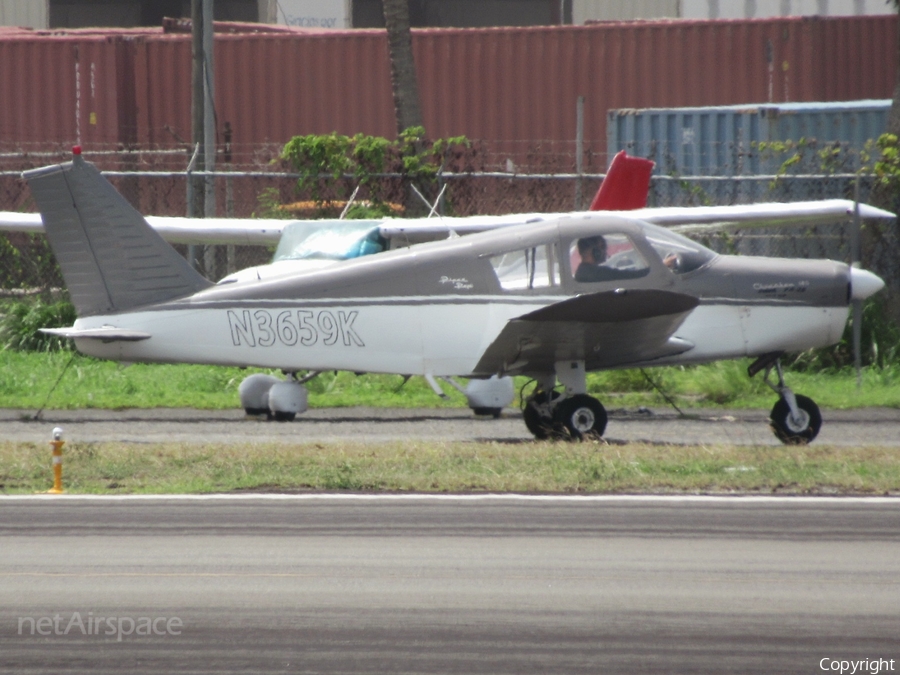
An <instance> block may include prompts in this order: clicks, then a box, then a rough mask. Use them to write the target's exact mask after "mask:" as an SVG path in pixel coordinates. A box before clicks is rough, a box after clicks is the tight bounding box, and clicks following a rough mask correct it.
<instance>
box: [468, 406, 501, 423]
mask: <svg viewBox="0 0 900 675" xmlns="http://www.w3.org/2000/svg"><path fill="white" fill-rule="evenodd" d="M472 412H473V413H475V414H476V415H482V416H484V417H488V416H490V417H493V418H494V419H495V420H496V419H500V415H501V414H502V413H503V408H472Z"/></svg>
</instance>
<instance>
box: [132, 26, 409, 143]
mask: <svg viewBox="0 0 900 675" xmlns="http://www.w3.org/2000/svg"><path fill="white" fill-rule="evenodd" d="M214 58H215V68H216V86H215V90H216V117H217V122H218V129H219V135H220V138H221V134H222V128H223V126H224V123H225V122H228V123H229V124H230V125H231V128H232V130H233V134H234V135H233V142H234V143H235V145H237V146H242V145H248V144H249V145H265V144H283V143H285V142H286V141H288V140H289V139H290V138H291V137H292V136H294V135H297V134H310V133H329V132H331V131H335V130H337V131H340V132H342V133H347V134H354V133H357V132H363V133H370V134H378V135H383V136H391V135H393V134H394V133H395V131H396V125H395V123H394V121H393V120H394V107H393V99H392V97H391V85H390V69H389V64H388V60H387V42H386V40H385V39H384V33H383V32H382V31H357V32H355V33H335V34H311V35H307V36H302V37H298V36H295V35H289V36H283V35H217V36H216V43H215V55H214ZM135 65H136V77H135V79H136V80H137V81H138V82H141V83H144V84H143V86H142V87H141V90H140V95H141V102H140V104H139V106H138V107H139V110H140V112H139V114H140V117H141V119H140V123H139V127H140V129H141V142H142V143H145V144H147V145H150V146H160V145H161V146H165V145H170V144H171V143H172V142H173V141H175V140H176V138H180V139H185V140H188V139H190V137H191V119H190V110H191V44H190V36H186V35H171V36H163V37H157V36H152V37H145V38H141V39H139V40H137V56H136V58H135Z"/></svg>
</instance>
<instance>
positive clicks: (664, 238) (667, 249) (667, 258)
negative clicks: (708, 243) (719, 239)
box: [643, 223, 716, 274]
mask: <svg viewBox="0 0 900 675" xmlns="http://www.w3.org/2000/svg"><path fill="white" fill-rule="evenodd" d="M643 228H644V232H645V234H646V236H647V242H648V243H649V244H650V245H651V246H652V247H653V248H654V249H655V250H656V252H657V253H658V254H659V257H660V258H662V259H663V262H665V263H666V266H667V267H669V269H671V270H672V271H673V272H675V273H676V274H684V273H686V272H693V271H694V270H696V269H699V268H701V267H703V266H704V265H705V264H706V263H708V262H709V261H710V260H712V259H713V258H715V257H716V253H715V252H714V251H710V250H709V249H708V248H706V247H705V246H701V245H700V244H698V243H697V242H695V241H692V240H690V239H688V238H687V237H683V236H681V235H680V234H675V233H674V232H671V231H669V230H666V229H664V228H662V227H659V226H657V225H650V224H646V223H645V224H644V225H643Z"/></svg>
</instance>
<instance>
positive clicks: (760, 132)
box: [607, 99, 891, 177]
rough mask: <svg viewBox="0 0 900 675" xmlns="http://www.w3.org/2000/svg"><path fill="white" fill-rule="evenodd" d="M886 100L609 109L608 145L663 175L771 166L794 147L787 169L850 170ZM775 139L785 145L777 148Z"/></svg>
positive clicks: (879, 128) (883, 116)
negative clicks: (786, 144) (825, 153)
mask: <svg viewBox="0 0 900 675" xmlns="http://www.w3.org/2000/svg"><path fill="white" fill-rule="evenodd" d="M890 107H891V101H890V99H887V100H864V101H844V102H835V103H760V104H747V105H730V106H717V107H706V108H645V109H642V110H637V109H619V110H611V111H610V112H609V119H608V121H607V122H608V123H607V151H608V153H609V156H610V157H612V156H613V155H614V154H615V153H616V152H618V151H620V150H627V151H628V153H629V154H631V155H636V156H638V157H646V158H648V159H652V160H653V161H654V162H656V168H655V173H657V174H662V175H678V176H716V177H722V176H753V175H760V174H763V175H765V174H774V173H776V172H777V171H778V170H779V168H780V167H781V166H782V164H783V162H784V161H785V160H786V159H787V158H789V157H791V156H793V155H795V154H799V156H800V161H799V162H798V163H797V164H796V165H794V166H792V167H791V173H809V174H813V173H823V172H827V173H842V172H852V171H854V170H856V169H857V168H858V167H859V164H860V152H861V151H863V150H864V149H865V148H866V147H867V144H870V143H871V142H874V139H877V138H878V136H880V135H881V134H882V133H884V131H885V129H886V127H887V117H888V112H889V111H890ZM775 142H791V147H790V149H789V150H788V151H787V152H779V151H778V150H777V149H776V148H773V147H772V145H771V144H773V143H775ZM826 149H828V150H831V151H832V152H830V153H828V158H827V159H826V158H823V156H822V154H821V153H820V151H822V150H826ZM823 162H829V164H828V166H827V168H824V167H823Z"/></svg>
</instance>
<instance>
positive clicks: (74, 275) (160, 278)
mask: <svg viewBox="0 0 900 675" xmlns="http://www.w3.org/2000/svg"><path fill="white" fill-rule="evenodd" d="M22 175H23V177H24V178H25V180H27V181H28V185H29V187H30V188H31V192H32V194H33V195H34V198H35V201H36V202H37V206H38V209H39V210H40V212H41V218H42V219H43V221H44V229H45V231H46V234H47V238H48V239H49V240H50V246H51V248H52V249H53V253H54V254H55V255H56V259H57V261H58V262H59V266H60V269H61V270H62V274H63V278H64V279H65V281H66V286H67V287H68V289H69V295H70V296H71V298H72V302H73V304H74V305H75V309H76V311H77V312H78V315H79V316H90V315H93V314H109V313H115V312H122V311H126V310H129V309H132V308H134V307H140V306H143V305H149V304H153V303H157V302H164V301H166V300H172V299H174V298H179V297H183V296H187V295H190V294H192V293H196V292H197V291H199V290H202V289H204V288H207V287H208V286H210V285H211V283H210V282H209V281H207V280H206V279H204V278H203V277H202V276H200V275H199V274H198V273H197V272H196V271H195V270H193V269H192V268H191V266H190V265H188V263H187V261H186V260H185V259H184V258H182V257H181V256H180V255H179V254H178V252H177V251H176V250H175V249H173V248H172V247H171V246H169V244H167V243H166V242H165V241H164V240H163V239H162V237H160V236H159V235H158V234H157V233H156V232H155V231H154V230H153V228H151V227H150V226H149V225H148V224H147V221H146V220H144V217H143V216H142V215H141V214H140V213H138V212H137V211H136V210H135V209H134V208H133V207H132V206H131V204H129V203H128V202H127V201H126V200H125V199H124V198H123V197H122V195H120V194H119V193H118V192H116V190H115V188H114V187H113V186H112V185H110V183H109V181H107V180H106V179H105V178H104V177H103V176H101V175H100V172H99V171H97V169H96V168H94V166H93V165H92V164H89V163H87V162H85V161H84V159H82V158H81V156H80V154H77V152H76V154H75V156H74V158H73V160H72V161H71V162H67V163H65V164H59V165H53V166H48V167H44V168H41V169H34V170H32V171H26V172H25V173H23V174H22Z"/></svg>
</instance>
